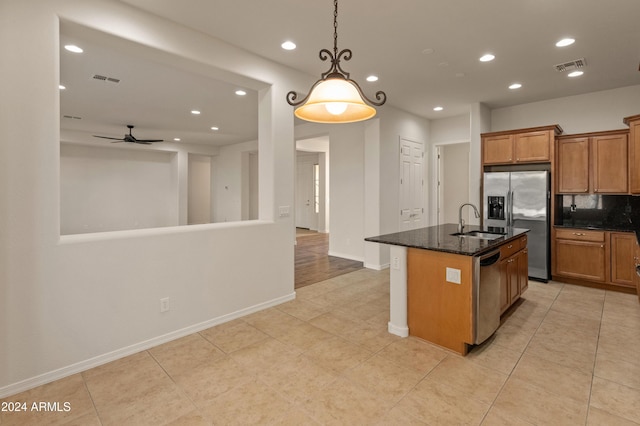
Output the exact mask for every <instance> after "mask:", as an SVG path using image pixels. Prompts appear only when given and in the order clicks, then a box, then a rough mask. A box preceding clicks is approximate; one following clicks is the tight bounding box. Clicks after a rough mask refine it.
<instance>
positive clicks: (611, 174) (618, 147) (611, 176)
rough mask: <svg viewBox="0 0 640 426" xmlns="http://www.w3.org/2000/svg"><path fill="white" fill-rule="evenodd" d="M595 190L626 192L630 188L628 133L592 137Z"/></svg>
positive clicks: (596, 191)
mask: <svg viewBox="0 0 640 426" xmlns="http://www.w3.org/2000/svg"><path fill="white" fill-rule="evenodd" d="M591 162H592V167H593V192H594V193H598V194H604V193H626V192H628V190H629V183H628V178H629V175H628V173H629V168H628V167H629V164H628V162H629V154H628V144H627V135H610V136H594V137H593V138H591Z"/></svg>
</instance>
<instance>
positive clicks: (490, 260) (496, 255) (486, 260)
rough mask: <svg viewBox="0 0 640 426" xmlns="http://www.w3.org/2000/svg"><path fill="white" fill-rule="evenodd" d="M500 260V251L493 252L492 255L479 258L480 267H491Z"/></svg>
mask: <svg viewBox="0 0 640 426" xmlns="http://www.w3.org/2000/svg"><path fill="white" fill-rule="evenodd" d="M498 260H500V251H499V250H498V251H495V252H493V253H489V254H485V255H484V256H483V257H481V258H480V266H491V265H493V264H494V263H496V262H497V261H498Z"/></svg>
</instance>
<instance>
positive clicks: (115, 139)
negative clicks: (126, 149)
mask: <svg viewBox="0 0 640 426" xmlns="http://www.w3.org/2000/svg"><path fill="white" fill-rule="evenodd" d="M93 137H94V138H102V139H111V140H113V141H122V140H124V139H121V138H110V137H108V136H98V135H93Z"/></svg>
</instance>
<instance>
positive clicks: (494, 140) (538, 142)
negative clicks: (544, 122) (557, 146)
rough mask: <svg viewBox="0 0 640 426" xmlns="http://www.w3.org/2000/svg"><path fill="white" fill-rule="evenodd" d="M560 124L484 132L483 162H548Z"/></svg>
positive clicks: (559, 130)
mask: <svg viewBox="0 0 640 426" xmlns="http://www.w3.org/2000/svg"><path fill="white" fill-rule="evenodd" d="M560 133H562V129H561V128H560V126H558V125H553V126H545V127H535V128H529V129H520V130H511V131H505V132H493V133H483V134H482V164H483V165H494V164H523V163H548V162H551V161H552V158H553V149H552V147H553V145H552V144H553V141H554V139H555V136H556V135H559V134H560Z"/></svg>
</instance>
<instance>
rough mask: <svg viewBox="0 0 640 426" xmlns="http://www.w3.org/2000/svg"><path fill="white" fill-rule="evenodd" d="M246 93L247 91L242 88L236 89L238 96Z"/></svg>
mask: <svg viewBox="0 0 640 426" xmlns="http://www.w3.org/2000/svg"><path fill="white" fill-rule="evenodd" d="M246 94H247V92H245V91H244V90H236V95H238V96H244V95H246Z"/></svg>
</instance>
